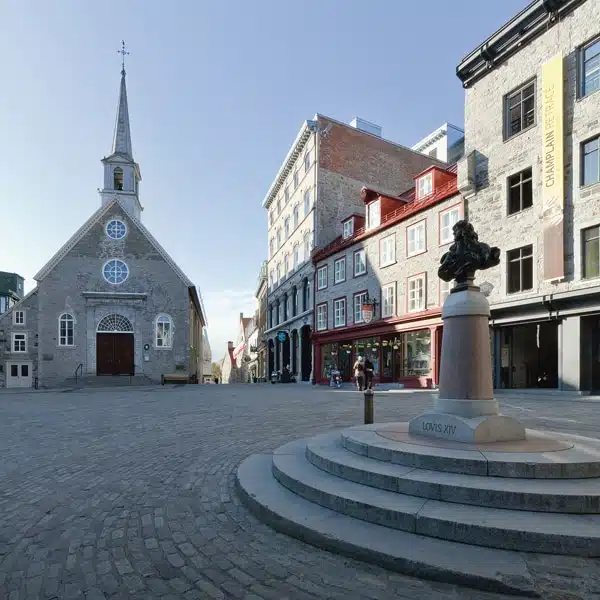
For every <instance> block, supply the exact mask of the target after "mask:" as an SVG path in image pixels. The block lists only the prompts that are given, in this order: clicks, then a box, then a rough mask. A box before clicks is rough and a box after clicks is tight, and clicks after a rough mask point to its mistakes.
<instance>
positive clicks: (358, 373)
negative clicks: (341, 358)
mask: <svg viewBox="0 0 600 600" xmlns="http://www.w3.org/2000/svg"><path fill="white" fill-rule="evenodd" d="M353 368H354V379H355V380H356V389H357V390H358V391H359V392H362V389H363V384H364V381H365V365H364V363H363V359H362V356H359V357H358V358H357V359H356V362H355V363H354V367H353Z"/></svg>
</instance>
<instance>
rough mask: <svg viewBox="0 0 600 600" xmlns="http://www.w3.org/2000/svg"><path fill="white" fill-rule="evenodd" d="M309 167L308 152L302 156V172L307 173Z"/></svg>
mask: <svg viewBox="0 0 600 600" xmlns="http://www.w3.org/2000/svg"><path fill="white" fill-rule="evenodd" d="M310 166H311V163H310V150H308V151H307V152H306V154H305V155H304V172H307V171H308V170H309V169H310Z"/></svg>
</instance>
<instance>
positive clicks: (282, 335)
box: [277, 331, 287, 342]
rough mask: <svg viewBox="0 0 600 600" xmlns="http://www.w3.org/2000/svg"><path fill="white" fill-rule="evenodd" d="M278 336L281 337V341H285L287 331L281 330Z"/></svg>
mask: <svg viewBox="0 0 600 600" xmlns="http://www.w3.org/2000/svg"><path fill="white" fill-rule="evenodd" d="M277 337H278V338H279V341H280V342H285V340H286V338H287V333H286V332H285V331H280V332H279V334H278V335H277Z"/></svg>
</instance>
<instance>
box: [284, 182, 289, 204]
mask: <svg viewBox="0 0 600 600" xmlns="http://www.w3.org/2000/svg"><path fill="white" fill-rule="evenodd" d="M289 201H290V186H289V185H286V186H285V189H284V190H283V203H284V205H285V204H287V203H288V202H289Z"/></svg>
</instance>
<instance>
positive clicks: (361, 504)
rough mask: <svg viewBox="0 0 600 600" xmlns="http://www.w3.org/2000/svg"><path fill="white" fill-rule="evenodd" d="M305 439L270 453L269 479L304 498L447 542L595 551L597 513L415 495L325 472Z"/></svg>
mask: <svg viewBox="0 0 600 600" xmlns="http://www.w3.org/2000/svg"><path fill="white" fill-rule="evenodd" d="M308 441H309V440H298V441H295V442H291V443H289V444H286V445H285V446H282V447H281V448H279V449H278V450H277V451H276V452H275V454H274V455H273V465H272V471H273V475H274V477H275V479H277V481H279V483H281V484H282V485H283V486H284V487H286V488H288V489H289V490H290V491H292V492H294V493H295V494H297V495H299V496H301V497H302V498H304V499H305V500H308V501H310V502H314V503H316V504H320V505H321V506H324V507H325V508H329V509H331V510H334V511H336V512H339V513H342V514H345V515H347V516H350V517H354V518H357V519H362V520H365V521H368V522H370V523H374V524H377V525H383V526H385V527H389V528H391V529H398V530H403V531H408V532H409V533H416V534H419V535H425V536H428V537H432V538H440V539H444V540H449V541H453V542H461V543H465V544H473V545H476V546H485V547H489V548H499V549H504V550H518V551H525V552H545V553H549V554H567V555H574V556H587V557H597V556H600V516H599V515H570V514H559V513H544V512H532V511H524V510H508V509H499V508H488V507H481V506H473V505H466V504H457V503H450V502H443V501H437V500H429V499H427V498H419V497H415V496H409V495H406V494H400V493H398V492H391V491H387V490H384V489H377V488H373V487H369V486H366V485H362V484H359V483H355V482H353V481H349V480H343V479H341V478H339V477H337V476H335V475H331V474H330V473H327V472H325V471H323V470H321V469H319V468H317V467H315V466H314V465H312V464H311V463H310V462H309V461H308V460H307V459H306V446H307V443H308Z"/></svg>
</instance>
